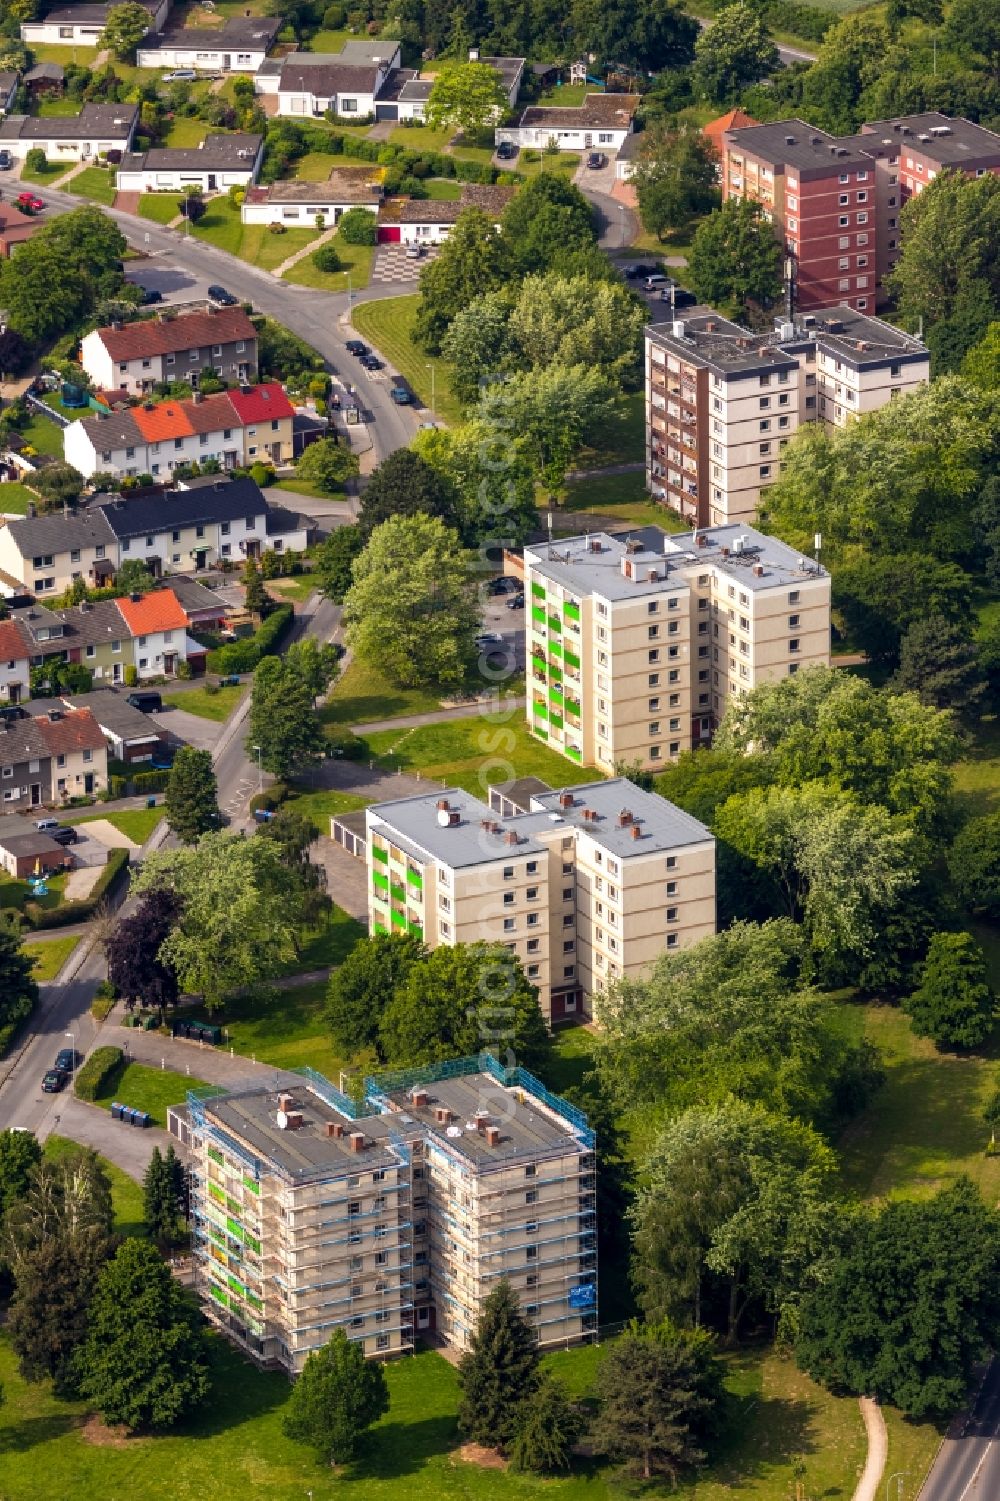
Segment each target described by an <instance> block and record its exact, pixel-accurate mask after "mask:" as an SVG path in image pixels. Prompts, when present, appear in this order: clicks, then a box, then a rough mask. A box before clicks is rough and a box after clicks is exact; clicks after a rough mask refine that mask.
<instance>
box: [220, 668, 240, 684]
mask: <svg viewBox="0 0 1000 1501" xmlns="http://www.w3.org/2000/svg"><path fill="white" fill-rule="evenodd" d="M239 686H240V677H239V673H238V672H231V673H230V674H229V676H228V677H225V678H220V679H219V687H220V688H238V687H239Z"/></svg>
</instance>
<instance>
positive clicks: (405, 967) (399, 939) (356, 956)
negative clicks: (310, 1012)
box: [324, 932, 427, 1063]
mask: <svg viewBox="0 0 1000 1501" xmlns="http://www.w3.org/2000/svg"><path fill="white" fill-rule="evenodd" d="M426 952H427V951H426V949H425V948H424V946H423V944H422V943H421V942H420V940H419V939H418V938H415V937H414V935H413V934H412V933H379V932H375V933H373V934H372V936H371V937H370V938H362V939H361V940H360V942H358V943H356V944H355V945H354V947H353V948H352V949H351V952H350V953H349V954H348V955H347V957H346V959H345V960H344V962H343V964H340V965H338V966H337V968H336V969H335V970H334V971H333V973H332V974H331V976H330V986H329V989H328V990H327V995H326V1008H325V1012H324V1015H325V1017H326V1022H327V1025H328V1027H329V1028H330V1031H331V1033H332V1034H333V1045H334V1047H335V1048H336V1049H337V1051H338V1052H339V1053H342V1054H345V1055H347V1056H349V1057H350V1056H353V1055H355V1054H357V1053H361V1052H364V1051H366V1050H367V1049H369V1048H371V1049H374V1050H375V1052H376V1055H377V1056H378V1058H379V1062H380V1063H384V1062H385V1059H384V1057H383V1056H382V1055H381V1053H380V1052H379V1046H380V1044H379V1028H380V1026H381V1022H382V1017H383V1016H384V1014H385V1012H386V1010H387V1008H388V1007H389V1005H390V1003H391V1001H392V999H393V997H394V995H395V994H396V992H397V990H399V989H401V988H402V986H403V985H404V983H405V981H406V978H407V976H408V975H409V973H410V971H411V970H412V969H413V967H414V965H416V964H418V963H419V962H420V961H421V960H422V959H423V958H424V956H425V954H426Z"/></svg>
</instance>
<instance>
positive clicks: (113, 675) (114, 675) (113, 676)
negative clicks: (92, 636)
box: [111, 662, 122, 683]
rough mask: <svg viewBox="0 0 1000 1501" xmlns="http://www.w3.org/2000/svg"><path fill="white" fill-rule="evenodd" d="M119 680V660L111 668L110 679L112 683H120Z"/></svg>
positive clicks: (120, 678)
mask: <svg viewBox="0 0 1000 1501" xmlns="http://www.w3.org/2000/svg"><path fill="white" fill-rule="evenodd" d="M121 680H122V664H121V663H120V662H116V663H115V665H114V666H113V667H112V669H111V681H112V682H113V683H120V682H121Z"/></svg>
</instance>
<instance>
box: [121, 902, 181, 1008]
mask: <svg viewBox="0 0 1000 1501" xmlns="http://www.w3.org/2000/svg"><path fill="white" fill-rule="evenodd" d="M180 910H181V903H180V899H179V897H178V895H177V893H176V892H174V891H170V890H168V889H167V887H165V886H161V887H157V888H156V889H154V890H152V891H147V892H146V893H145V895H144V896H143V897H141V898H140V900H139V901H138V902H137V904H136V906H135V909H134V911H132V912H131V913H129V914H127V915H126V916H124V917H119V919H118V921H117V922H116V923H115V926H114V927H113V928H112V930H111V932H110V934H109V936H108V938H107V939H106V941H105V944H104V953H105V957H106V959H107V961H108V979H109V980H110V981H111V984H112V985H113V986H114V988H115V992H116V994H117V995H118V996H119V997H120V999H121V1000H122V1001H124V1003H125V1008H126V1010H128V1011H131V1010H132V1009H133V1008H134V1007H135V1006H151V1007H155V1008H156V1009H157V1010H158V1011H159V1012H160V1014H161V1015H162V1013H163V1011H164V1010H165V1009H166V1008H167V1007H168V1006H176V1004H177V998H178V994H179V991H178V986H177V973H176V971H175V970H174V967H173V965H171V964H168V963H166V962H165V961H164V960H163V959H162V958H161V957H160V950H161V948H162V947H163V945H164V943H165V942H166V939H167V937H168V936H169V934H170V931H171V929H172V928H173V926H174V923H175V922H176V921H177V919H178V917H179V916H180Z"/></svg>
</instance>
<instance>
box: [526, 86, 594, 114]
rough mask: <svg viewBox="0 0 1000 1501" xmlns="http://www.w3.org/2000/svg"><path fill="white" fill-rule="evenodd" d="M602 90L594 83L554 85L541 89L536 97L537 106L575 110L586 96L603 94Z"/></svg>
mask: <svg viewBox="0 0 1000 1501" xmlns="http://www.w3.org/2000/svg"><path fill="white" fill-rule="evenodd" d="M603 93H604V89H603V88H599V87H598V86H597V84H596V83H556V84H553V86H552V87H551V88H550V89H543V90H542V92H541V93H540V94H539V96H538V103H539V104H555V105H558V106H559V108H560V109H576V108H577V107H578V106H579V105H581V104H582V103H583V101H584V99H585V98H586V97H587V95H588V94H603Z"/></svg>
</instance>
